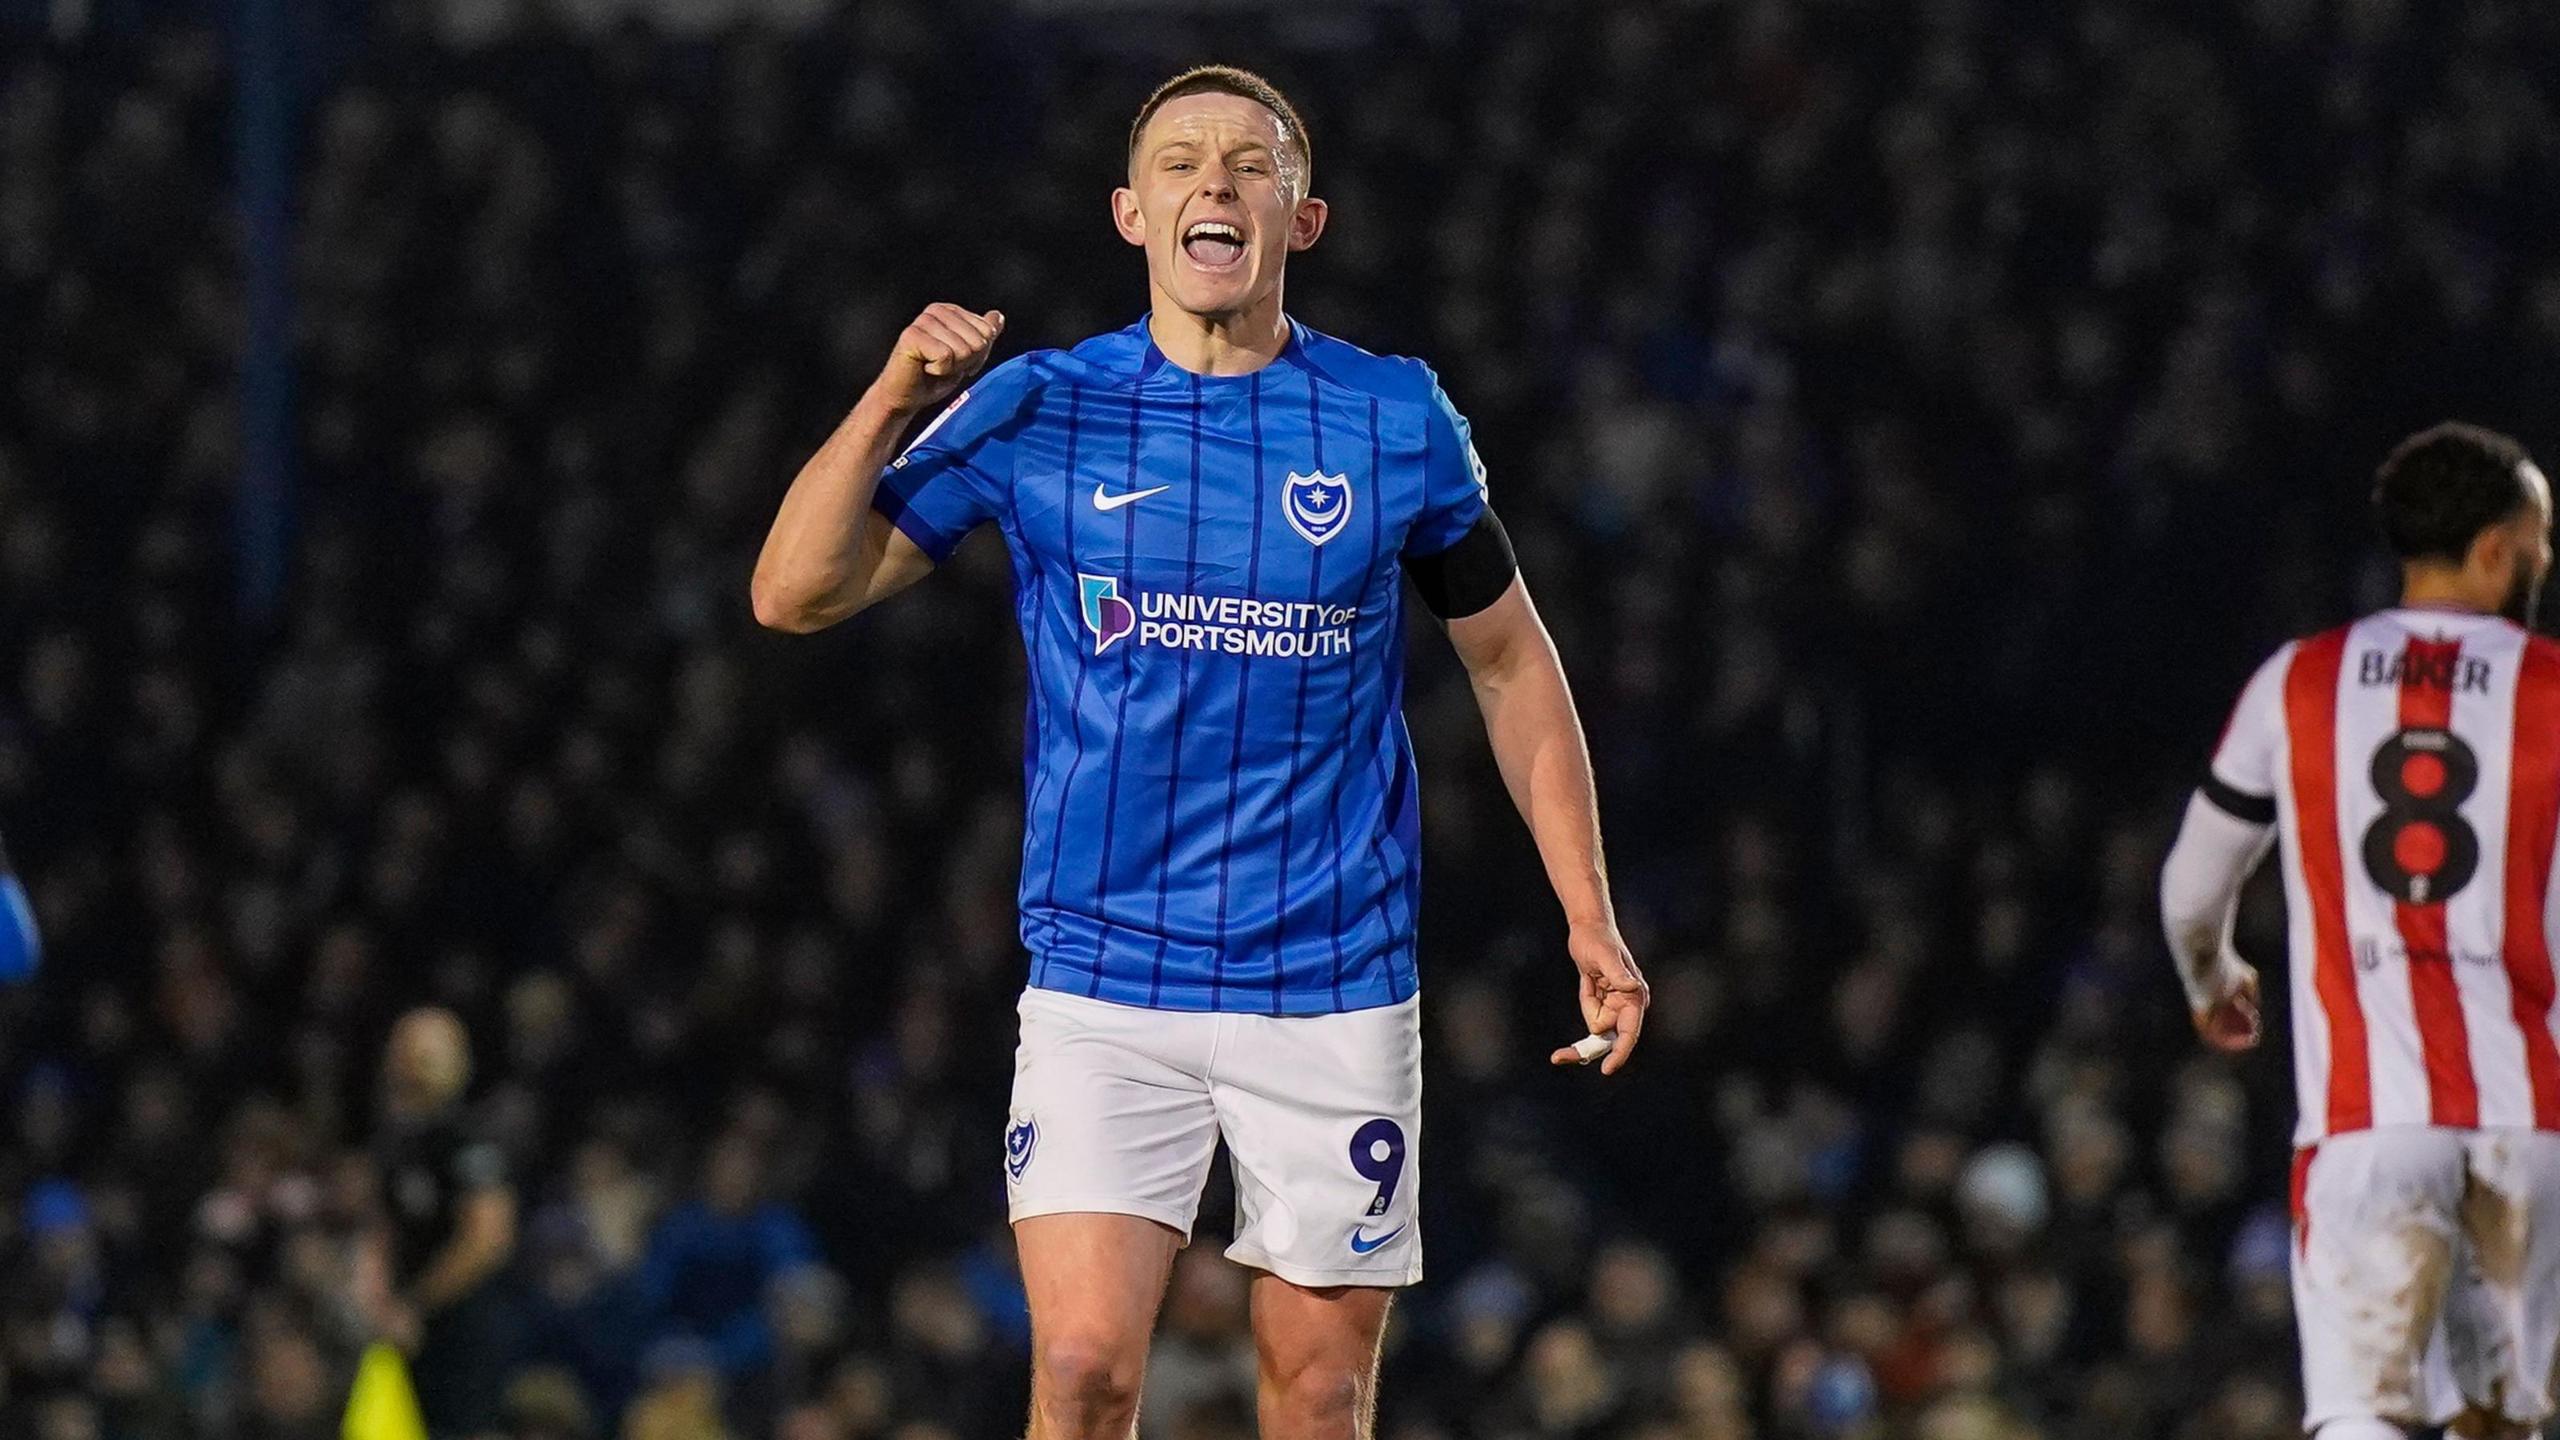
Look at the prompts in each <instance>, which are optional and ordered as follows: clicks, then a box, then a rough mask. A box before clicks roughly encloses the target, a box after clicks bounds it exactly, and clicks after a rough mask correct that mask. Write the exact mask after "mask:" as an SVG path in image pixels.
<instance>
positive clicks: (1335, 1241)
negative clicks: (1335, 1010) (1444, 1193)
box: [1211, 1000, 1422, 1289]
mask: <svg viewBox="0 0 2560 1440" xmlns="http://www.w3.org/2000/svg"><path fill="white" fill-rule="evenodd" d="M1230 1018H1231V1019H1232V1020H1233V1021H1234V1022H1235V1025H1234V1028H1233V1029H1232V1030H1231V1032H1230V1033H1229V1035H1228V1037H1227V1040H1226V1043H1224V1044H1222V1045H1221V1046H1220V1047H1219V1052H1218V1060H1217V1065H1216V1067H1215V1069H1214V1071H1213V1072H1212V1076H1211V1090H1212V1093H1213V1094H1214V1095H1215V1097H1216V1100H1217V1104H1218V1122H1219V1126H1220V1128H1221V1129H1222V1130H1223V1131H1224V1132H1225V1134H1226V1137H1227V1150H1228V1153H1229V1155H1230V1156H1231V1157H1232V1159H1233V1161H1234V1164H1235V1177H1236V1237H1235V1243H1234V1244H1233V1245H1231V1246H1229V1247H1228V1249H1227V1254H1228V1256H1229V1257H1230V1258H1232V1259H1234V1260H1235V1261H1236V1262H1237V1263H1239V1264H1242V1265H1247V1266H1251V1267H1252V1268H1254V1269H1257V1270H1263V1271H1267V1272H1269V1273H1271V1274H1274V1275H1277V1276H1280V1277H1281V1278H1283V1279H1285V1280H1289V1281H1292V1282H1295V1283H1296V1284H1298V1285H1301V1286H1305V1287H1309V1288H1312V1289H1322V1288H1326V1287H1331V1286H1337V1285H1353V1286H1397V1285H1410V1284H1413V1283H1415V1282H1416V1281H1418V1280H1420V1279H1421V1278H1422V1229H1421V1225H1420V1214H1421V1204H1420V1191H1421V1185H1420V1183H1419V1181H1420V1172H1421V1165H1422V1037H1421V1021H1420V1007H1419V1004H1418V1003H1417V1002H1416V1001H1411V1000H1408V1001H1406V1002H1405V1003H1404V1004H1401V1005H1390V1006H1382V1007H1378V1008H1376V1009H1369V1010H1355V1011H1350V1012H1347V1013H1344V1014H1340V1015H1316V1016H1304V1017H1295V1018H1272V1017H1265V1016H1234V1017H1230Z"/></svg>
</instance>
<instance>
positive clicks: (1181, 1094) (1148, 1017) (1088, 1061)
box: [1004, 990, 1219, 1239]
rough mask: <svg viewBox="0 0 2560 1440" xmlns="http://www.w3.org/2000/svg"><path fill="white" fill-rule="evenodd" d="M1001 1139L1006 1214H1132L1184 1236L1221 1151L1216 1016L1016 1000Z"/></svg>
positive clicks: (1032, 993) (1037, 993)
mask: <svg viewBox="0 0 2560 1440" xmlns="http://www.w3.org/2000/svg"><path fill="white" fill-rule="evenodd" d="M1021 1015H1022V1040H1021V1044H1020V1046H1019V1047H1018V1048H1017V1049H1016V1050H1015V1052H1014V1072H1013V1105H1012V1114H1011V1116H1010V1117H1009V1118H1008V1120H1007V1121H1006V1125H1005V1135H1004V1167H1005V1193H1006V1200H1007V1202H1008V1211H1009V1215H1010V1218H1011V1219H1012V1220H1013V1221H1014V1222H1015V1224H1017V1225H1019V1224H1020V1223H1021V1222H1023V1221H1025V1220H1028V1219H1031V1218H1034V1217H1036V1216H1042V1215H1062V1214H1083V1213H1095V1214H1111V1215H1124V1216H1135V1217H1138V1218H1140V1219H1144V1220H1150V1221H1153V1222H1155V1223H1156V1224H1159V1225H1162V1226H1166V1227H1169V1228H1170V1229H1172V1230H1173V1231H1174V1232H1175V1233H1176V1234H1177V1235H1178V1236H1180V1237H1182V1238H1185V1239H1187V1238H1189V1236H1190V1234H1191V1222H1192V1218H1193V1216H1194V1215H1196V1214H1197V1213H1198V1211H1199V1208H1200V1191H1201V1187H1202V1186H1203V1184H1204V1183H1205V1182H1206V1181H1207V1179H1208V1176H1209V1164H1210V1161H1211V1159H1212V1158H1213V1157H1214V1156H1215V1155H1216V1153H1217V1148H1218V1116H1217V1109H1216V1106H1215V1104H1214V1102H1213V1101H1212V1100H1211V1098H1210V1094H1209V1082H1208V1078H1207V1072H1208V1060H1209V1055H1210V1052H1211V1047H1212V1045H1213V1044H1214V1041H1215V1039H1216V1031H1215V1029H1214V1026H1215V1023H1216V1021H1217V1019H1218V1018H1219V1017H1217V1016H1214V1015H1195V1014H1171V1013H1166V1012H1162V1011H1153V1010H1141V1009H1137V1008H1134V1007H1131V1006H1126V1005H1112V1004H1108V1003H1106V1002H1103V1001H1099V1000H1087V999H1085V998H1084V997H1082V996H1075V995H1060V994H1057V993H1055V992H1053V991H1048V990H1027V991H1025V992H1023V996H1022V1004H1021Z"/></svg>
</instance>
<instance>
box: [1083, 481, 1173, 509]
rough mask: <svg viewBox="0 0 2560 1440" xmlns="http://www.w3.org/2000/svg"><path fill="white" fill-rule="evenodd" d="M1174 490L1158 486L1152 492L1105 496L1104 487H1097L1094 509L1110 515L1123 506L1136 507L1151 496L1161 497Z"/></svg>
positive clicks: (1094, 496) (1134, 491) (1132, 492)
mask: <svg viewBox="0 0 2560 1440" xmlns="http://www.w3.org/2000/svg"><path fill="white" fill-rule="evenodd" d="M1172 488H1173V487H1172V486H1170V485H1158V486H1157V487H1155V488H1154V489H1152V490H1132V491H1130V492H1129V493H1128V494H1126V495H1105V494H1103V493H1102V487H1101V486H1099V485H1096V486H1094V487H1093V508H1094V509H1096V510H1100V511H1102V512H1104V513H1105V514H1108V513H1110V512H1111V511H1114V510H1117V509H1119V508H1120V507H1121V506H1123V505H1135V504H1137V503H1138V502H1139V501H1141V500H1144V499H1146V498H1147V497H1148V496H1150V495H1161V494H1163V493H1164V492H1166V491H1167V490H1170V489H1172Z"/></svg>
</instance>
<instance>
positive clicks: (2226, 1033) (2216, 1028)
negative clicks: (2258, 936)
mask: <svg viewBox="0 0 2560 1440" xmlns="http://www.w3.org/2000/svg"><path fill="white" fill-rule="evenodd" d="M2222 963H2223V970H2224V973H2226V974H2228V975H2229V976H2230V977H2231V979H2230V980H2229V982H2228V983H2227V984H2225V985H2224V986H2223V987H2222V998H2220V999H2218V1000H2216V1001H2214V1002H2213V1003H2212V1004H2210V1005H2207V1006H2205V1007H2204V1008H2203V1009H2201V1010H2198V1011H2196V1012H2195V1022H2196V1033H2197V1034H2198V1035H2201V1036H2203V1037H2204V1043H2205V1044H2206V1045H2208V1046H2210V1047H2212V1048H2213V1049H2215V1050H2219V1051H2221V1052H2222V1053H2223V1054H2225V1055H2237V1054H2239V1053H2240V1052H2241V1051H2244V1050H2254V1049H2256V1048H2258V1038H2259V1036H2260V1034H2261V1033H2262V1027H2261V1025H2260V1024H2259V1018H2258V971H2257V967H2256V966H2253V965H2251V964H2250V963H2249V962H2248V961H2246V960H2243V959H2241V958H2239V957H2238V956H2236V955H2234V956H2227V957H2225V959H2224V960H2223V962H2222Z"/></svg>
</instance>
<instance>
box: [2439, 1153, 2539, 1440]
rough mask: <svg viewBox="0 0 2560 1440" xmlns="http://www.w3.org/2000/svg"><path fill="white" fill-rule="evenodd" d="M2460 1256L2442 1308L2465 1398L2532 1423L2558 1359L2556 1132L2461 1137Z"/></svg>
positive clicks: (2482, 1408) (2489, 1410)
mask: <svg viewBox="0 0 2560 1440" xmlns="http://www.w3.org/2000/svg"><path fill="white" fill-rule="evenodd" d="M2467 1144H2468V1150H2469V1156H2470V1177H2469V1178H2470V1183H2469V1185H2468V1187H2467V1188H2466V1189H2465V1191H2464V1193H2463V1198H2462V1210H2461V1216H2462V1235H2463V1254H2462V1263H2461V1265H2460V1266H2459V1267H2458V1268H2457V1270H2456V1272H2455V1285H2454V1295H2453V1297H2452V1299H2451V1301H2450V1302H2449V1308H2448V1310H2447V1313H2446V1333H2447V1340H2448V1349H2449V1351H2450V1353H2451V1356H2452V1362H2453V1369H2454V1374H2455V1376H2456V1378H2457V1379H2458V1380H2459V1381H2460V1383H2461V1388H2462V1395H2463V1399H2464V1401H2465V1403H2466V1404H2467V1405H2469V1406H2470V1407H2472V1408H2474V1409H2476V1410H2479V1411H2481V1412H2483V1414H2484V1415H2492V1416H2495V1417H2497V1418H2500V1419H2504V1420H2507V1421H2510V1422H2516V1423H2522V1424H2527V1425H2531V1424H2538V1423H2540V1422H2541V1421H2543V1420H2545V1419H2547V1418H2549V1417H2550V1415H2551V1414H2552V1413H2553V1411H2554V1409H2555V1400H2560V1397H2556V1396H2555V1395H2554V1394H2553V1389H2552V1387H2553V1378H2554V1371H2555V1367H2560V1135H2554V1134H2547V1133H2543V1132H2538V1131H2532V1130H2519V1129H2501V1130H2484V1131H2480V1132H2478V1133H2476V1134H2474V1135H2472V1136H2471V1137H2470V1139H2469V1141H2468V1142H2467Z"/></svg>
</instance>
